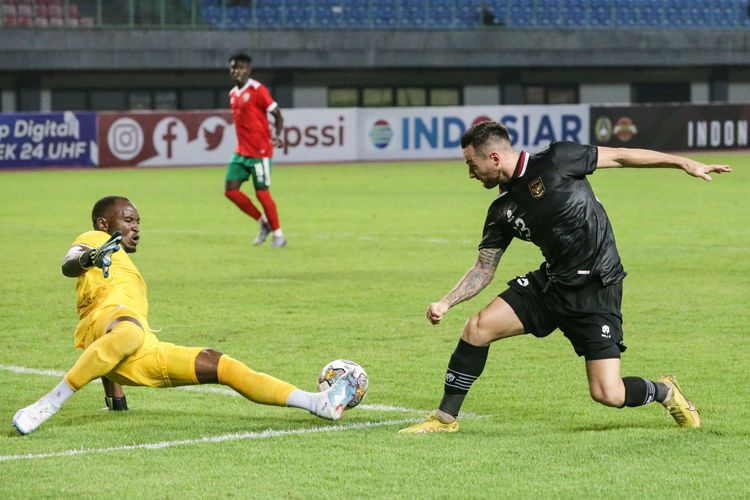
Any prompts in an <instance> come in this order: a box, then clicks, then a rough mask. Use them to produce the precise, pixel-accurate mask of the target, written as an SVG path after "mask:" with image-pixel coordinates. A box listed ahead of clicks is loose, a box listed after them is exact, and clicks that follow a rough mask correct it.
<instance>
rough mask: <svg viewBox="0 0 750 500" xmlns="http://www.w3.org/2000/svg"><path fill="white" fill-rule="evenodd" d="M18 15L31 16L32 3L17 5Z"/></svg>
mask: <svg viewBox="0 0 750 500" xmlns="http://www.w3.org/2000/svg"><path fill="white" fill-rule="evenodd" d="M16 12H17V14H16V15H17V16H18V17H31V5H27V4H21V5H18V6H16Z"/></svg>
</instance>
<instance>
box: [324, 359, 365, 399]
mask: <svg viewBox="0 0 750 500" xmlns="http://www.w3.org/2000/svg"><path fill="white" fill-rule="evenodd" d="M348 372H354V377H355V378H356V379H357V393H356V394H355V395H354V399H352V400H351V401H350V402H349V404H348V405H346V407H347V408H354V407H355V406H357V405H358V404H359V403H361V402H362V400H363V399H364V398H365V394H367V385H368V379H367V373H366V372H365V369H364V368H362V367H361V366H359V365H358V364H357V363H355V362H354V361H349V360H348V359H337V360H335V361H331V362H330V363H328V364H327V365H325V366H324V367H323V369H322V370H320V375H318V387H319V388H320V390H321V391H327V390H328V389H330V388H331V386H333V384H335V383H336V381H337V380H338V379H339V378H340V377H341V376H342V375H344V374H345V373H348Z"/></svg>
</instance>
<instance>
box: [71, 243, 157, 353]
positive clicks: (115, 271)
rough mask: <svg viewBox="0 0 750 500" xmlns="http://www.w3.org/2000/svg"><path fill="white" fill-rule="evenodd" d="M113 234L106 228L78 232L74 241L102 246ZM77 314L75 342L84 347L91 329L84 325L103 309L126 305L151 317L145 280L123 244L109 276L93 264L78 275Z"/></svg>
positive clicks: (144, 315) (113, 260)
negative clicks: (78, 234) (78, 321)
mask: <svg viewBox="0 0 750 500" xmlns="http://www.w3.org/2000/svg"><path fill="white" fill-rule="evenodd" d="M109 237H110V235H109V234H107V233H105V232H104V231H88V232H85V233H83V234H81V235H80V236H78V237H77V238H76V239H75V241H74V242H73V245H78V244H82V245H86V246H89V247H92V248H96V247H99V246H101V245H102V244H103V243H104V242H105V241H107V240H108V239H109ZM76 292H77V293H78V301H77V308H78V316H79V317H80V319H81V322H80V323H79V327H78V329H77V330H76V346H80V347H82V346H83V345H84V344H85V345H88V344H89V343H90V340H89V341H88V342H84V337H85V336H86V335H87V334H88V333H89V332H87V330H88V328H86V327H85V325H90V324H91V323H92V322H93V321H94V320H95V319H96V316H98V315H99V314H100V313H102V312H104V311H107V310H110V308H117V307H122V306H126V307H128V308H129V309H131V310H133V311H134V312H136V313H137V314H138V315H139V316H141V317H142V319H143V320H146V321H147V320H148V298H147V295H146V292H147V287H146V282H145V281H144V280H143V277H142V276H141V273H140V272H138V268H136V267H135V264H133V261H132V260H130V256H129V255H128V254H127V253H126V252H125V251H124V250H123V249H122V248H121V249H120V250H118V251H117V252H114V253H113V254H112V265H111V266H110V267H109V277H108V278H106V279H105V278H104V273H103V272H102V270H101V269H99V268H98V267H92V268H91V269H89V270H88V271H86V272H85V273H83V274H82V275H80V276H79V277H78V283H77V284H76Z"/></svg>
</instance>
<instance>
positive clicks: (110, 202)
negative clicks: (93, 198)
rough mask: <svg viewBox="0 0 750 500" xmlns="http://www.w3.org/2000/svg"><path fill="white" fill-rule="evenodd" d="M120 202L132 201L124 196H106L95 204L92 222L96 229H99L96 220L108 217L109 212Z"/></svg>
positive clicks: (92, 211) (92, 210)
mask: <svg viewBox="0 0 750 500" xmlns="http://www.w3.org/2000/svg"><path fill="white" fill-rule="evenodd" d="M120 200H122V201H125V202H128V203H130V200H129V199H127V198H125V197H124V196H105V197H104V198H102V199H101V200H99V201H97V202H96V203H94V208H92V209H91V222H92V223H93V225H94V229H98V228H97V227H96V219H98V218H99V217H106V216H107V214H108V213H109V211H110V210H112V208H113V207H114V206H115V203H117V202H118V201H120Z"/></svg>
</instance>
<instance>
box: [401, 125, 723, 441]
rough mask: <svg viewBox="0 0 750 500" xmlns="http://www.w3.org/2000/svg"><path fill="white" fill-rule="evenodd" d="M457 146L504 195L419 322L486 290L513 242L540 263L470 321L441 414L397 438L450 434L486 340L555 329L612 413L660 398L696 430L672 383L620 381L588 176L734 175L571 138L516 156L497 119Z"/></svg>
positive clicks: (691, 411) (608, 279)
mask: <svg viewBox="0 0 750 500" xmlns="http://www.w3.org/2000/svg"><path fill="white" fill-rule="evenodd" d="M461 147H462V148H463V152H464V158H465V159H466V164H467V165H468V167H469V177H470V178H472V179H477V180H478V181H480V182H481V183H482V184H483V185H484V187H485V188H487V189H494V188H497V187H498V186H499V188H500V195H499V196H498V197H497V198H496V199H495V201H493V202H492V204H491V205H490V208H489V211H488V213H487V218H486V220H485V223H484V235H483V237H482V241H481V242H480V243H479V257H478V258H477V262H476V264H474V266H473V267H472V268H471V269H469V270H468V271H467V272H466V274H465V275H464V277H463V278H461V280H460V281H459V282H458V284H456V286H455V287H454V288H453V289H452V290H451V291H450V292H448V294H447V295H446V296H445V297H443V298H442V299H441V300H439V301H438V302H434V303H432V304H430V306H429V308H428V309H427V318H428V319H429V320H430V322H432V323H433V324H437V323H439V322H440V321H441V320H442V319H443V316H444V315H445V313H446V312H448V309H450V308H451V307H453V306H454V305H456V304H458V303H459V302H463V301H465V300H469V299H471V298H472V297H474V296H476V295H477V294H478V293H479V292H481V291H482V290H483V289H484V288H485V287H486V286H487V285H489V284H490V282H491V281H492V279H493V277H494V276H495V270H496V269H497V266H498V263H499V262H500V257H501V256H502V255H503V252H504V251H505V249H506V248H507V247H508V245H509V244H510V242H511V240H512V239H513V238H519V239H521V240H525V241H530V242H532V243H533V244H535V245H536V246H538V247H539V248H540V249H541V251H542V254H543V255H544V257H545V259H546V262H544V263H542V265H541V267H540V269H538V270H536V271H531V272H529V273H528V274H527V275H526V276H518V277H516V278H515V279H513V280H511V281H509V282H508V285H509V288H508V289H507V290H505V291H504V292H502V293H501V294H500V295H499V296H498V297H496V298H495V299H494V300H493V301H492V302H490V303H489V304H488V305H487V306H485V307H484V309H482V310H481V311H479V313H478V314H476V315H474V316H472V317H471V318H469V319H468V321H467V322H466V324H465V326H464V330H463V334H462V335H461V338H460V340H459V342H458V346H457V347H456V349H455V351H454V352H453V355H452V356H451V358H450V362H449V363H448V370H447V373H446V375H445V386H444V394H443V399H442V401H441V402H440V406H439V407H438V409H437V410H436V411H435V412H433V413H431V414H430V415H429V416H428V417H427V419H426V420H424V421H423V422H420V423H417V424H415V425H413V426H411V427H408V428H406V429H402V430H401V431H400V432H405V433H426V432H455V431H457V430H458V420H456V417H457V416H458V413H459V409H460V408H461V405H462V404H463V401H464V398H465V397H466V395H467V394H468V392H469V389H470V388H471V386H472V384H473V383H474V382H475V381H476V379H477V378H478V377H479V376H480V375H481V374H482V371H483V370H484V365H485V363H486V361H487V354H488V352H489V345H490V343H492V342H494V341H496V340H500V339H504V338H508V337H513V336H515V335H520V334H522V333H531V334H532V335H534V336H536V337H545V336H547V335H549V334H550V333H552V331H553V330H555V329H556V328H559V329H560V330H562V332H563V334H564V335H565V336H566V337H567V338H568V340H569V341H570V342H571V344H572V345H573V348H574V350H575V352H576V353H577V354H578V355H579V356H583V357H584V359H585V360H586V376H587V378H588V384H589V392H590V395H591V397H592V398H593V399H594V400H595V401H597V402H599V403H601V404H603V405H606V406H613V407H616V408H622V407H624V406H629V407H635V406H643V405H645V404H648V403H651V402H659V403H661V404H662V405H664V406H665V407H666V409H667V410H668V411H669V413H670V414H671V415H672V417H673V418H674V419H675V420H676V421H677V424H678V425H680V426H681V427H693V428H695V427H700V416H699V414H698V410H697V409H696V408H695V405H693V403H691V402H690V401H689V400H688V399H687V398H686V397H685V395H684V394H683V392H682V390H681V389H680V387H679V385H677V381H676V379H675V378H674V377H673V376H671V375H667V376H664V377H662V378H660V379H659V380H656V381H653V380H648V379H644V378H641V377H622V376H621V374H620V353H621V352H623V351H624V350H625V345H624V344H623V334H622V314H621V312H620V305H621V299H622V280H623V279H624V278H625V271H624V269H623V267H622V264H621V262H620V255H619V253H618V251H617V247H616V245H615V238H614V235H613V233H612V227H611V225H610V222H609V218H608V217H607V214H606V212H605V211H604V207H603V206H602V205H601V203H599V201H598V200H597V199H596V197H595V196H594V192H593V191H592V189H591V185H590V184H589V183H588V181H587V180H586V176H587V175H590V174H592V173H594V171H595V170H597V169H603V168H617V167H662V168H679V169H682V170H684V171H685V172H687V173H688V174H690V175H692V176H695V177H698V178H701V179H704V180H707V181H710V180H711V177H710V176H709V175H708V174H709V173H711V172H716V173H722V172H730V171H731V169H730V167H729V166H727V165H704V164H703V163H699V162H697V161H693V160H690V159H687V158H682V157H679V156H674V155H668V154H664V153H659V152H657V151H650V150H645V149H626V148H606V147H598V148H597V147H596V146H590V145H580V144H576V143H572V142H557V143H553V144H552V145H550V147H549V148H548V149H546V150H545V151H542V152H540V153H538V154H535V155H529V154H528V153H526V152H525V151H521V152H520V153H518V152H516V151H515V150H514V149H513V146H512V145H511V141H510V139H509V136H508V131H507V129H506V128H505V127H504V126H503V125H501V124H499V123H497V122H483V123H479V124H477V125H475V126H473V127H471V128H470V129H469V130H467V131H466V133H465V134H464V135H463V137H462V138H461ZM513 383H523V381H515V380H514V381H513ZM550 408H554V405H553V404H551V405H550Z"/></svg>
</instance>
